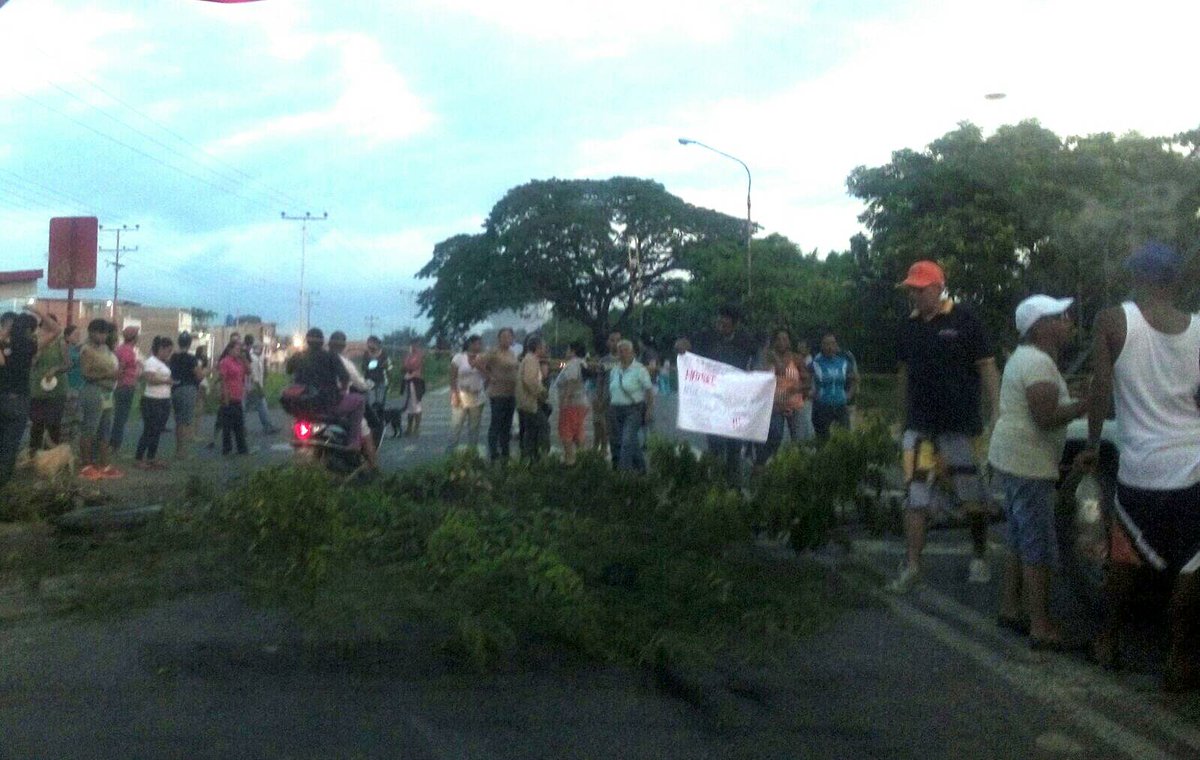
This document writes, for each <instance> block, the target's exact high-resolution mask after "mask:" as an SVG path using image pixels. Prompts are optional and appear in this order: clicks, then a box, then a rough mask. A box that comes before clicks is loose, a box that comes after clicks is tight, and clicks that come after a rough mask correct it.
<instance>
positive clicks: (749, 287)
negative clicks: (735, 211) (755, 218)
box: [679, 137, 754, 301]
mask: <svg viewBox="0 0 1200 760" xmlns="http://www.w3.org/2000/svg"><path fill="white" fill-rule="evenodd" d="M679 144H680V145H699V146H700V147H701V148H705V149H706V150H711V151H712V152H713V153H716V154H717V155H719V156H724V157H725V158H728V159H729V160H731V161H737V162H738V163H739V164H741V165H742V168H743V169H745V170H746V300H747V301H748V300H750V296H751V294H752V293H753V289H754V279H753V277H752V276H751V266H752V264H753V260H752V258H751V256H750V238H751V237H752V236H753V233H754V223H753V222H752V221H750V186H751V184H752V183H753V179H752V178H751V177H750V167H749V166H746V162H745V161H743V160H742V159H740V158H738V157H737V156H731V155H729V154H728V153H726V152H725V151H723V150H717V149H716V148H714V147H713V146H711V145H705V144H704V143H702V142H700V141H699V140H689V139H688V138H686V137H681V138H679Z"/></svg>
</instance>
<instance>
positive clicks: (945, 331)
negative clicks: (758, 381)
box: [888, 261, 1000, 594]
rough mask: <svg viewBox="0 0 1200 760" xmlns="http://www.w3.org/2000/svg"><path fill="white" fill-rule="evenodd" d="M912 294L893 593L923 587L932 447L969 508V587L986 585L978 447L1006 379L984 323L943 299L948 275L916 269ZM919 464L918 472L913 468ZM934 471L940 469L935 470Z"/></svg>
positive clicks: (906, 329) (902, 354)
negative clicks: (901, 539) (900, 548)
mask: <svg viewBox="0 0 1200 760" xmlns="http://www.w3.org/2000/svg"><path fill="white" fill-rule="evenodd" d="M900 285H901V286H902V287H904V288H907V290H908V295H909V299H910V301H911V302H912V305H913V311H912V314H910V315H909V318H908V319H907V320H905V322H904V325H903V326H902V327H901V330H900V345H899V360H900V366H899V372H898V380H899V395H900V400H901V403H902V404H903V405H904V409H905V424H904V439H903V447H904V456H905V462H906V467H905V477H906V479H907V480H908V501H907V503H906V505H905V510H904V535H905V543H906V548H907V562H906V563H905V566H904V568H903V570H901V572H900V575H899V576H898V577H897V578H896V579H895V580H894V581H892V582H891V583H890V584H889V585H888V590H889V591H891V592H892V593H898V594H903V593H907V592H908V591H909V590H911V589H912V588H913V586H915V585H916V584H917V583H918V582H919V581H920V579H921V553H922V552H923V551H924V549H925V536H926V532H927V531H928V529H929V512H930V509H931V508H932V507H933V506H934V504H935V499H936V497H937V496H939V494H938V493H937V489H936V488H935V486H934V483H933V482H932V480H933V475H934V473H929V475H928V476H925V475H922V474H920V473H919V472H917V471H918V470H920V469H925V470H926V471H928V470H929V468H928V467H924V466H923V464H922V462H921V460H924V459H926V458H927V457H925V456H922V454H923V453H924V452H923V451H922V449H926V448H927V447H928V446H932V447H933V448H934V450H935V451H936V452H937V456H938V458H940V459H941V461H942V462H943V463H944V467H945V474H946V475H947V476H948V477H949V479H950V481H951V482H952V483H953V488H954V496H955V498H956V500H957V501H958V502H959V503H960V504H961V505H962V506H963V507H964V509H965V511H966V513H967V519H968V522H969V526H970V531H971V543H972V549H973V553H974V557H973V558H972V559H971V563H970V572H969V575H968V579H967V580H968V582H970V583H988V582H989V581H990V580H991V570H990V568H989V567H988V563H987V519H988V515H987V511H986V510H987V507H986V504H985V500H984V490H983V484H982V482H981V481H980V477H979V468H978V466H977V464H976V462H975V453H974V450H973V447H972V439H974V438H975V437H977V436H978V435H980V434H981V433H982V432H983V419H982V414H981V412H982V409H981V406H982V403H983V402H984V401H986V403H987V408H988V414H989V420H990V421H993V422H994V421H995V419H996V417H997V416H998V412H999V405H1000V375H999V373H998V372H997V370H996V359H995V357H994V356H993V354H992V346H991V341H990V340H988V337H987V334H986V333H985V332H984V328H983V324H982V323H981V322H980V321H979V319H978V318H977V317H976V316H975V315H974V314H973V313H971V311H969V310H968V309H966V308H965V307H963V306H962V305H961V304H957V303H955V302H954V301H952V300H950V299H949V298H946V297H945V290H946V275H945V274H944V273H943V271H942V268H941V267H940V266H938V265H937V264H936V263H934V262H932V261H918V262H917V263H915V264H913V265H912V266H911V267H910V268H909V270H908V276H907V277H906V278H905V280H904V282H902V283H900ZM913 463H915V465H916V466H911V465H912V464H913ZM934 469H936V468H934Z"/></svg>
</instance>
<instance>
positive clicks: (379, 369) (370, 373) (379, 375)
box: [362, 351, 388, 385]
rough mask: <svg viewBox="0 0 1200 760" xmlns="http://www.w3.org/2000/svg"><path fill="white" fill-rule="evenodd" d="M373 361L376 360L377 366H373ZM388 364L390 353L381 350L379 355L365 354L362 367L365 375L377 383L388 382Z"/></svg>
mask: <svg viewBox="0 0 1200 760" xmlns="http://www.w3.org/2000/svg"><path fill="white" fill-rule="evenodd" d="M371 362H375V368H374V369H372V368H371ZM387 366H388V355H387V351H381V352H380V353H379V356H370V355H365V354H364V355H363V358H362V368H363V377H364V378H365V379H367V380H370V381H371V382H373V383H375V384H376V385H386V384H387Z"/></svg>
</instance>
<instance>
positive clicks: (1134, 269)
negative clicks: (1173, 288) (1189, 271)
mask: <svg viewBox="0 0 1200 760" xmlns="http://www.w3.org/2000/svg"><path fill="white" fill-rule="evenodd" d="M1125 269H1127V270H1128V271H1129V272H1130V274H1132V275H1133V276H1134V277H1136V278H1138V279H1141V280H1145V281H1146V282H1150V283H1153V284H1155V285H1170V284H1171V283H1173V282H1175V280H1176V278H1178V277H1179V272H1180V270H1181V269H1183V258H1182V257H1180V255H1179V254H1178V253H1176V252H1175V249H1173V248H1171V247H1170V246H1169V245H1166V244H1165V243H1160V242H1158V241H1154V240H1152V241H1150V242H1149V243H1145V244H1144V245H1142V246H1141V247H1140V248H1137V249H1136V250H1134V252H1133V253H1131V254H1129V258H1127V259H1125Z"/></svg>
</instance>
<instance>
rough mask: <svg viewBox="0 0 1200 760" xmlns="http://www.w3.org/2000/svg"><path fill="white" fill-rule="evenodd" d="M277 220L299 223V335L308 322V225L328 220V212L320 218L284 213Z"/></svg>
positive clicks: (304, 331) (306, 329)
mask: <svg viewBox="0 0 1200 760" xmlns="http://www.w3.org/2000/svg"><path fill="white" fill-rule="evenodd" d="M279 218H280V219H283V220H285V221H289V222H300V329H299V332H300V334H301V335H303V334H304V333H306V332H308V324H309V320H308V319H307V311H306V309H305V307H304V258H305V256H306V254H307V249H308V223H309V222H323V221H325V220H326V219H328V218H329V212H328V211H325V212H323V213H322V214H321V215H320V216H313V215H312V214H310V213H309V212H307V211H305V212H304V216H288V213H287V212H286V211H280V212H279Z"/></svg>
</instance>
